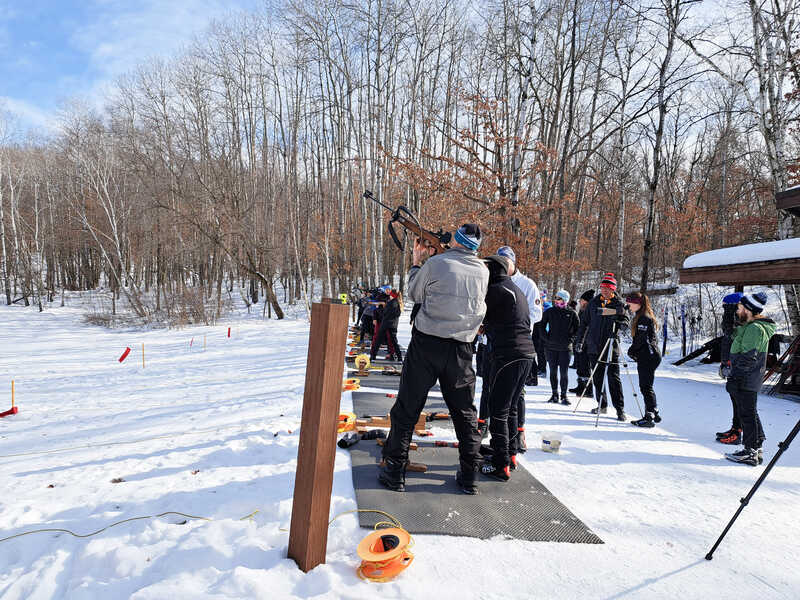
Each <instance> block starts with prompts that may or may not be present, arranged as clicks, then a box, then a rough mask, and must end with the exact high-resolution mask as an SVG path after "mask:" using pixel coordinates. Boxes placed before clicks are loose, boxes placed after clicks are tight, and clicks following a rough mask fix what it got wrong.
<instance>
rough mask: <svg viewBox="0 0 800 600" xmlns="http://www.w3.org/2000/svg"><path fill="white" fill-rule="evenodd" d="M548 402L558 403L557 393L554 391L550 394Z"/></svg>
mask: <svg viewBox="0 0 800 600" xmlns="http://www.w3.org/2000/svg"><path fill="white" fill-rule="evenodd" d="M548 402H549V403H550V404H558V394H557V393H556V392H553V394H552V395H551V396H550V399H549V400H548Z"/></svg>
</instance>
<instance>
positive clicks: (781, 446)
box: [706, 420, 800, 560]
mask: <svg viewBox="0 0 800 600" xmlns="http://www.w3.org/2000/svg"><path fill="white" fill-rule="evenodd" d="M798 432H800V420H798V421H797V424H796V425H795V426H794V429H792V431H791V432H790V433H789V435H788V436H787V437H786V439H785V440H783V441H782V442H780V443H779V444H778V451H777V452H776V453H775V456H773V457H772V460H771V461H769V464H768V465H767V467H766V468H765V469H764V472H763V473H762V474H761V477H759V478H758V481H756V483H755V485H753V487H752V488H751V489H750V492H749V493H748V494H747V496H745V497H744V498H742V499H741V500H739V502H741V506H739V508H738V510H737V511H736V514H734V515H733V518H732V519H731V520H730V521H729V522H728V525H727V526H726V527H725V530H724V531H723V532H722V535H720V536H719V539H718V540H717V541H716V542H715V543H714V546H713V547H712V548H711V550H709V551H708V554H706V560H711V559H712V558H714V556H713V554H714V551H715V550H716V549H717V547H718V546H719V545H720V543H722V538H724V537H725V535H726V534H727V533H728V530H729V529H730V528H731V527H732V526H733V523H734V522H735V521H736V519H737V517H738V516H739V514H740V513H741V512H742V511H743V510H744V507H745V506H747V505H748V504H749V503H750V499H751V498H752V497H753V495H754V494H755V493H756V490H757V489H758V486H760V485H761V482H762V481H764V480H765V479H766V478H767V475H769V472H770V471H771V470H772V467H774V466H775V463H776V462H778V459H779V458H780V457H781V454H783V452H784V450H786V449H787V448H788V447H789V444H791V443H792V440H793V439H794V438H795V436H796V435H797V433H798Z"/></svg>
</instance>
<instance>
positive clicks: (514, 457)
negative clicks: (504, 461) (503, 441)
mask: <svg viewBox="0 0 800 600" xmlns="http://www.w3.org/2000/svg"><path fill="white" fill-rule="evenodd" d="M509 460H510V461H511V464H509V465H508V468H509V469H511V470H512V471H516V470H517V455H516V454H512V455H511V456H509Z"/></svg>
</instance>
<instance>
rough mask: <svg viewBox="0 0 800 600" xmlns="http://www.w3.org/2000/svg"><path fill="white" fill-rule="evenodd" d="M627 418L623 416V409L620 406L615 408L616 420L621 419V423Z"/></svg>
mask: <svg viewBox="0 0 800 600" xmlns="http://www.w3.org/2000/svg"><path fill="white" fill-rule="evenodd" d="M626 420H627V417H626V416H625V411H624V410H623V409H621V408H618V409H617V421H622V422H623V423H624V422H625V421H626Z"/></svg>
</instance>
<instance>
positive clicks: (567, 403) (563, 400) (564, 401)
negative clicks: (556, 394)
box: [561, 393, 572, 406]
mask: <svg viewBox="0 0 800 600" xmlns="http://www.w3.org/2000/svg"><path fill="white" fill-rule="evenodd" d="M561 404H563V405H564V406H569V405H570V404H572V402H570V401H569V400H567V395H566V394H564V393H562V394H561Z"/></svg>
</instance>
